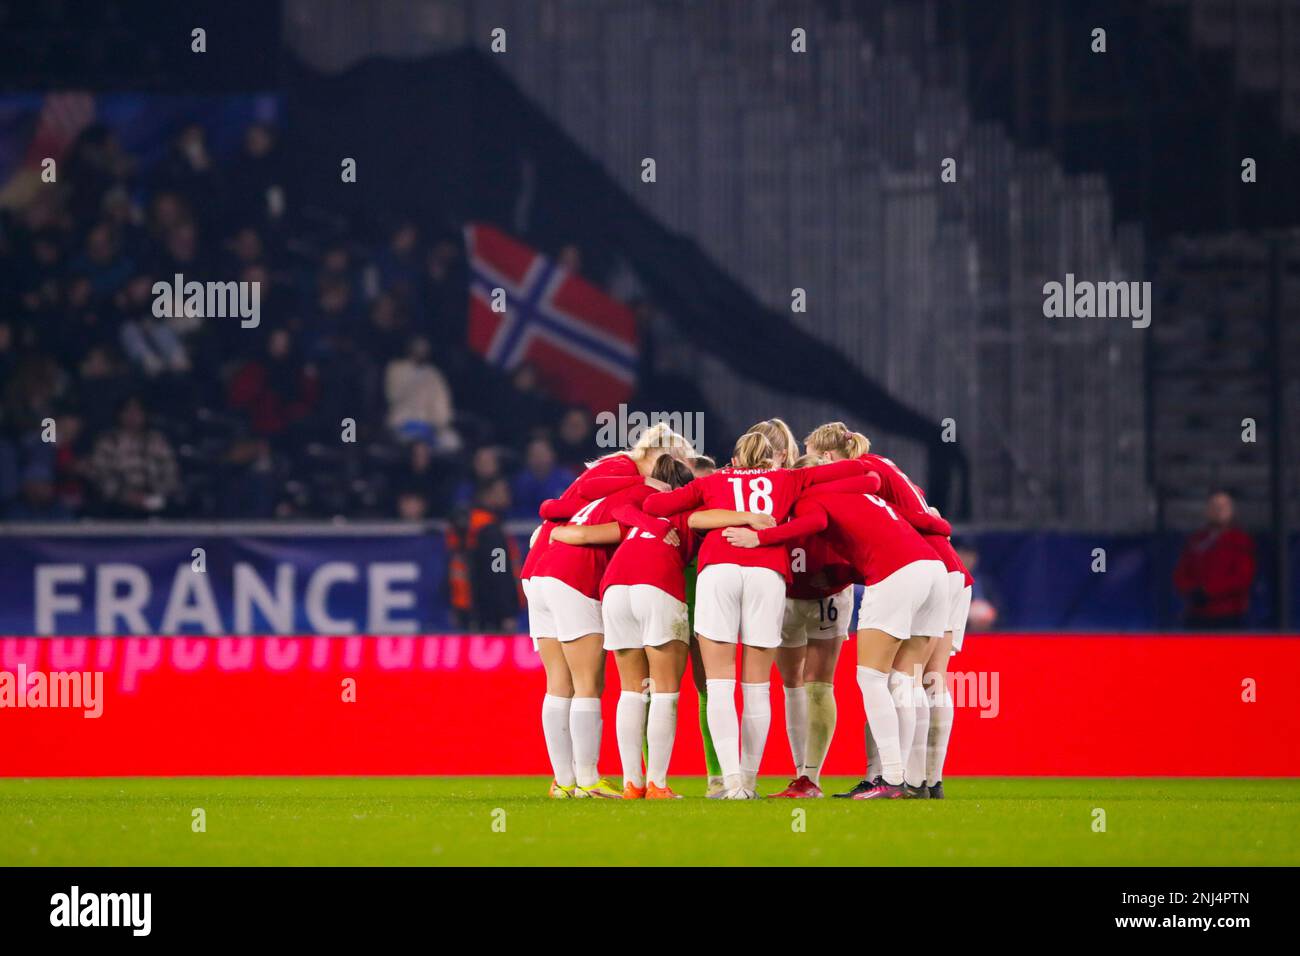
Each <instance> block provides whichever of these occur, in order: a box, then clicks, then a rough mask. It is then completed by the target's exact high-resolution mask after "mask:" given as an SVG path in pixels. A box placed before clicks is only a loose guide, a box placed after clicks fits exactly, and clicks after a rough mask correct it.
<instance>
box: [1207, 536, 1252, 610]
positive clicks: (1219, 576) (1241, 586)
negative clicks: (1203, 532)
mask: <svg viewBox="0 0 1300 956" xmlns="http://www.w3.org/2000/svg"><path fill="white" fill-rule="evenodd" d="M1232 544H1233V546H1232V547H1230V548H1223V549H1222V550H1219V552H1218V554H1214V553H1213V552H1211V553H1212V555H1213V557H1214V559H1215V561H1214V568H1213V573H1212V574H1209V575H1207V576H1206V581H1205V593H1206V594H1207V595H1208V596H1209V597H1226V596H1228V595H1230V594H1241V593H1242V592H1244V591H1249V590H1250V585H1251V583H1252V582H1253V581H1254V580H1255V555H1254V550H1255V546H1254V542H1253V541H1251V540H1250V538H1249V537H1247V536H1246V535H1245V533H1240V534H1235V535H1233V541H1232ZM1216 550H1217V549H1216Z"/></svg>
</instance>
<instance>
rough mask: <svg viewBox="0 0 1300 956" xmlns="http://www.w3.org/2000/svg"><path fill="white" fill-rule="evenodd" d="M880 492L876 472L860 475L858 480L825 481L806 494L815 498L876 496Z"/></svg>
mask: <svg viewBox="0 0 1300 956" xmlns="http://www.w3.org/2000/svg"><path fill="white" fill-rule="evenodd" d="M879 490H880V476H879V475H878V474H876V473H875V472H874V471H869V472H867V473H866V474H865V475H858V476H857V477H856V478H839V479H837V480H835V481H824V482H822V483H821V484H820V485H810V486H809V488H808V490H807V491H806V492H804V494H807V495H813V496H816V495H827V494H835V493H840V494H849V495H874V494H875V493H876V492H877V491H879Z"/></svg>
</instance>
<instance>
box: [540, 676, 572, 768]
mask: <svg viewBox="0 0 1300 956" xmlns="http://www.w3.org/2000/svg"><path fill="white" fill-rule="evenodd" d="M569 704H570V700H569V698H567V697H555V696H553V695H551V694H547V695H546V696H545V697H543V698H542V735H543V736H544V737H545V738H546V753H547V756H549V757H550V758H551V772H552V773H554V774H555V782H556V783H558V784H559V785H560V786H561V787H572V786H573V780H574V777H573V738H572V737H570V736H569Z"/></svg>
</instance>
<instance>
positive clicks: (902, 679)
mask: <svg viewBox="0 0 1300 956" xmlns="http://www.w3.org/2000/svg"><path fill="white" fill-rule="evenodd" d="M915 690H916V681H915V680H913V679H912V677H911V675H910V674H904V673H903V672H902V671H890V672H889V695H890V697H891V698H892V699H893V701H894V713H895V714H896V715H897V717H898V752H899V754H900V756H901V757H902V759H903V769H904V771H906V769H907V758H908V756H909V755H910V754H911V752H912V735H913V734H915V733H916V702H915V701H914V700H913V695H914V692H915ZM876 743H877V744H880V743H882V741H880V740H879V739H877V740H876ZM904 776H906V774H904ZM890 782H891V783H892V782H893V781H890Z"/></svg>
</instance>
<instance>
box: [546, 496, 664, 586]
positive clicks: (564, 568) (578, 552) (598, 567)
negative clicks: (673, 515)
mask: <svg viewBox="0 0 1300 956" xmlns="http://www.w3.org/2000/svg"><path fill="white" fill-rule="evenodd" d="M653 493H654V489H652V488H651V487H650V486H649V485H646V484H638V485H632V486H631V487H630V488H624V489H623V490H622V491H616V492H614V494H612V495H607V496H606V497H604V498H597V499H596V500H595V501H592V502H589V503H588V504H587V505H586V506H585V507H584V508H583V509H582V510H580V511H579V512H578V513H577V514H575V515H574V516H573V518H572V519H571V520H570V521H569V524H570V525H598V524H605V523H606V522H609V521H613V520H614V511H615V509H617V508H619V507H621V506H622V505H625V504H640V503H641V502H642V501H644V500H645V499H646V497H647V496H649V495H651V494H653ZM615 547H616V545H605V544H597V545H587V544H562V543H560V542H559V541H552V542H551V544H550V547H548V548H547V549H546V553H545V554H544V555H542V556H541V558H539V559H538V561H537V564H536V565H535V566H534V568H533V577H537V578H556V579H557V580H560V581H563V582H564V583H565V584H567V585H568V586H569V587H571V588H573V589H574V590H576V591H581V592H582V593H583V594H585V595H586V596H587V597H589V598H596V599H599V597H600V579H601V578H602V577H603V576H604V574H605V568H606V566H607V565H608V564H609V559H610V558H611V557H612V556H613V554H614V549H615Z"/></svg>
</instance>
